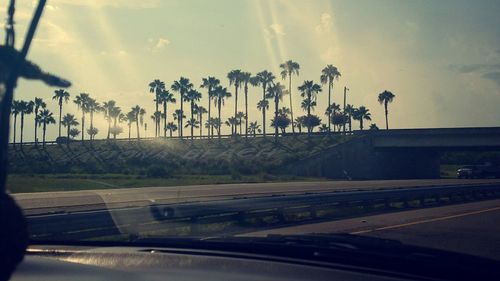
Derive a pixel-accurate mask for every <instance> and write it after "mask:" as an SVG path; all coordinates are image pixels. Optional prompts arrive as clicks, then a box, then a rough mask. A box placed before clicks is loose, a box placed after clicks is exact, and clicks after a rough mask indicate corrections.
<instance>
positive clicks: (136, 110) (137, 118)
mask: <svg viewBox="0 0 500 281" xmlns="http://www.w3.org/2000/svg"><path fill="white" fill-rule="evenodd" d="M130 112H131V113H132V114H133V115H134V117H133V118H132V120H133V122H135V128H136V132H137V140H140V139H141V135H140V133H139V132H140V130H139V123H142V122H144V121H141V120H144V119H143V116H144V114H145V113H146V111H145V110H144V108H141V107H140V106H138V105H136V106H134V107H132V108H131V109H130Z"/></svg>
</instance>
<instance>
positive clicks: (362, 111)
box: [353, 106, 372, 131]
mask: <svg viewBox="0 0 500 281" xmlns="http://www.w3.org/2000/svg"><path fill="white" fill-rule="evenodd" d="M353 118H354V120H358V121H359V129H360V130H361V131H363V120H368V121H371V120H372V115H371V113H370V110H369V109H368V108H366V107H364V106H360V107H359V108H358V109H357V110H356V111H354V115H353Z"/></svg>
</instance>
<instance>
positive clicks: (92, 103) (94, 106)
mask: <svg viewBox="0 0 500 281" xmlns="http://www.w3.org/2000/svg"><path fill="white" fill-rule="evenodd" d="M87 107H88V112H89V113H90V131H88V130H87V132H92V133H94V132H95V130H94V113H95V112H99V111H101V110H102V108H101V105H100V104H99V103H98V102H97V101H96V100H95V99H93V98H89V99H88V100H87ZM82 134H83V133H82ZM96 134H97V133H96ZM96 134H89V135H90V140H91V141H92V140H94V137H95V135H96Z"/></svg>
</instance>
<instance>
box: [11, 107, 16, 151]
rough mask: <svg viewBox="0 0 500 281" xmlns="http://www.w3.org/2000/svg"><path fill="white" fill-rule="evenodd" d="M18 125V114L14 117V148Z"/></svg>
mask: <svg viewBox="0 0 500 281" xmlns="http://www.w3.org/2000/svg"><path fill="white" fill-rule="evenodd" d="M16 124H17V114H16V115H14V139H13V140H12V141H13V144H14V146H15V145H16V128H17V125H16Z"/></svg>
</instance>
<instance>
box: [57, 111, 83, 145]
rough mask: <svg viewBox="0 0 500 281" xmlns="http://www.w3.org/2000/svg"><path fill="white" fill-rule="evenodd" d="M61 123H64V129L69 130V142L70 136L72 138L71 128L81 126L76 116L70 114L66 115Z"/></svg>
mask: <svg viewBox="0 0 500 281" xmlns="http://www.w3.org/2000/svg"><path fill="white" fill-rule="evenodd" d="M61 123H62V125H63V126H64V127H66V128H67V136H68V140H69V136H70V131H71V126H78V124H80V123H78V121H77V120H76V118H75V115H73V114H69V113H66V115H64V117H63V118H62V121H61Z"/></svg>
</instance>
